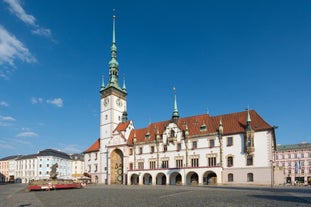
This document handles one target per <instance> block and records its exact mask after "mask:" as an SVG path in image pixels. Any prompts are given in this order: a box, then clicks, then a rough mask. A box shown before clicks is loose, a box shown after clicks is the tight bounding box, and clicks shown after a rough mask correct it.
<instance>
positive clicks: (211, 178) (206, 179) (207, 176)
mask: <svg viewBox="0 0 311 207" xmlns="http://www.w3.org/2000/svg"><path fill="white" fill-rule="evenodd" d="M203 184H204V185H216V184H217V175H216V173H215V172H213V171H207V172H205V173H204V175H203Z"/></svg>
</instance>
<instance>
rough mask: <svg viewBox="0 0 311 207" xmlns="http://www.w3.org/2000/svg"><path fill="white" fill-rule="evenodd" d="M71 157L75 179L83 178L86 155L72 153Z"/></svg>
mask: <svg viewBox="0 0 311 207" xmlns="http://www.w3.org/2000/svg"><path fill="white" fill-rule="evenodd" d="M70 158H71V160H72V167H71V169H72V177H73V178H74V179H79V178H82V177H83V173H84V155H83V154H72V155H70Z"/></svg>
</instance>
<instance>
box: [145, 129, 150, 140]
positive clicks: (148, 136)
mask: <svg viewBox="0 0 311 207" xmlns="http://www.w3.org/2000/svg"><path fill="white" fill-rule="evenodd" d="M145 137H146V138H147V139H149V138H150V132H149V131H148V132H147V134H146V136H145Z"/></svg>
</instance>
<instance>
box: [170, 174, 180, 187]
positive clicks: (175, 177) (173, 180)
mask: <svg viewBox="0 0 311 207" xmlns="http://www.w3.org/2000/svg"><path fill="white" fill-rule="evenodd" d="M181 184H182V179H181V174H180V173H179V172H173V173H172V174H171V176H170V185H181Z"/></svg>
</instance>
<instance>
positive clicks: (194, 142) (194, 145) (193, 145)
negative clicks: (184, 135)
mask: <svg viewBox="0 0 311 207" xmlns="http://www.w3.org/2000/svg"><path fill="white" fill-rule="evenodd" d="M196 148H198V143H197V141H193V142H192V149H196Z"/></svg>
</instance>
